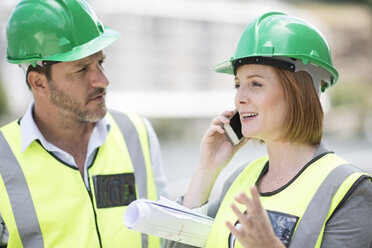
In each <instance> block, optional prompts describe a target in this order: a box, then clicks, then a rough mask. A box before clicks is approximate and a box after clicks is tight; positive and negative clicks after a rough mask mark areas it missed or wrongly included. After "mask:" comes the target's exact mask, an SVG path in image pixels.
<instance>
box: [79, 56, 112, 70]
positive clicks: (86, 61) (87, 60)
mask: <svg viewBox="0 0 372 248" xmlns="http://www.w3.org/2000/svg"><path fill="white" fill-rule="evenodd" d="M97 56H99V57H98V58H99V61H103V60H105V59H106V55H105V54H102V55H97ZM94 60H95V58H94V57H91V58H85V59H83V60H82V61H80V62H79V63H77V64H75V65H74V66H73V67H83V66H87V65H90V64H92V63H93V62H94Z"/></svg>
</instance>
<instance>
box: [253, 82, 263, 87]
mask: <svg viewBox="0 0 372 248" xmlns="http://www.w3.org/2000/svg"><path fill="white" fill-rule="evenodd" d="M252 86H253V87H261V86H262V84H260V83H257V82H252Z"/></svg>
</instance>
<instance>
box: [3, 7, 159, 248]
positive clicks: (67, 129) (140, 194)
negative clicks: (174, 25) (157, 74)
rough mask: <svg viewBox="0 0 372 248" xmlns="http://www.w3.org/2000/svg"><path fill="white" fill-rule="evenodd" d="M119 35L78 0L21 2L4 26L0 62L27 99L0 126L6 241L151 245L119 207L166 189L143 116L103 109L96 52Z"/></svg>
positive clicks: (151, 239) (36, 244) (103, 85)
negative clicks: (19, 113)
mask: <svg viewBox="0 0 372 248" xmlns="http://www.w3.org/2000/svg"><path fill="white" fill-rule="evenodd" d="M119 36H120V34H119V33H118V32H116V31H114V30H112V29H110V28H107V27H104V26H103V25H102V23H101V22H100V21H99V20H98V19H97V17H96V16H95V14H94V12H93V10H92V9H91V8H90V6H89V5H88V4H87V3H86V2H85V1H84V0H24V1H22V2H20V3H19V4H18V5H17V6H16V7H15V9H14V10H13V12H12V14H11V16H10V18H9V21H8V26H7V41H8V49H7V60H8V61H9V62H10V63H14V64H19V65H20V66H21V67H22V68H24V69H25V72H26V82H27V84H28V87H29V88H30V90H31V92H32V94H33V98H34V101H33V102H32V103H31V105H30V107H29V109H28V110H27V112H26V114H25V115H24V116H23V117H22V118H20V119H19V120H17V121H14V122H11V123H9V124H7V125H5V126H4V127H2V128H1V129H0V131H1V132H0V175H1V177H0V213H1V215H2V218H3V221H2V223H3V225H0V226H1V228H0V230H2V233H1V234H0V235H1V241H2V242H3V244H4V243H5V244H6V243H7V247H159V245H160V241H159V239H157V238H155V237H147V236H144V235H141V234H140V233H137V232H134V231H130V230H128V229H126V227H125V226H124V224H123V215H124V211H125V209H126V206H127V205H128V204H129V203H130V202H131V201H133V200H135V199H137V198H149V199H153V200H156V199H157V198H158V196H159V195H166V189H165V183H164V182H165V180H164V176H163V172H162V167H161V161H160V160H161V159H160V156H159V155H160V152H159V147H158V141H157V138H156V135H155V134H154V131H153V129H152V127H151V125H150V124H149V122H148V121H146V120H144V119H142V118H140V117H139V116H137V115H135V114H133V113H131V114H123V113H119V112H110V113H107V110H106V105H105V96H106V89H107V86H108V84H109V81H108V79H107V78H106V76H105V74H104V70H103V62H104V59H105V55H104V53H103V51H102V50H103V49H104V48H106V47H108V46H109V45H111V44H112V43H113V42H115V41H116V40H117V39H118V38H119Z"/></svg>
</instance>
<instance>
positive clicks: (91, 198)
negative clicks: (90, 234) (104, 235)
mask: <svg viewBox="0 0 372 248" xmlns="http://www.w3.org/2000/svg"><path fill="white" fill-rule="evenodd" d="M88 183H89V185H90V178H89V176H88ZM87 191H88V194H89V198H90V202H91V204H92V209H93V213H94V223H95V224H96V232H97V236H98V241H99V247H100V248H102V240H101V234H100V232H99V228H98V223H97V213H96V209H95V208H94V202H93V196H92V191H91V190H90V189H88V188H87Z"/></svg>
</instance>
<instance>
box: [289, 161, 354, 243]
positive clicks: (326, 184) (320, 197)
mask: <svg viewBox="0 0 372 248" xmlns="http://www.w3.org/2000/svg"><path fill="white" fill-rule="evenodd" d="M358 172H361V170H360V169H359V168H357V167H355V166H353V165H351V164H344V165H340V166H338V167H336V168H335V169H333V170H332V171H331V172H330V173H329V174H328V176H327V177H326V178H325V180H324V181H323V182H322V184H321V185H320V187H319V188H318V190H317V191H316V193H315V195H314V196H313V198H312V199H311V201H310V203H309V205H308V206H307V208H306V210H305V213H304V215H303V216H302V218H301V220H300V222H299V223H298V226H297V229H296V231H295V233H294V235H293V238H292V240H291V243H290V246H289V247H302V248H310V247H311V248H313V247H315V246H316V243H317V240H318V237H319V235H320V232H321V230H322V227H323V225H324V223H325V221H326V218H327V215H328V212H329V209H330V206H331V202H332V199H333V196H334V195H335V194H336V192H337V190H338V189H339V188H340V186H341V185H342V183H343V182H344V181H345V180H346V178H348V177H349V176H350V175H351V174H353V173H358Z"/></svg>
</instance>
